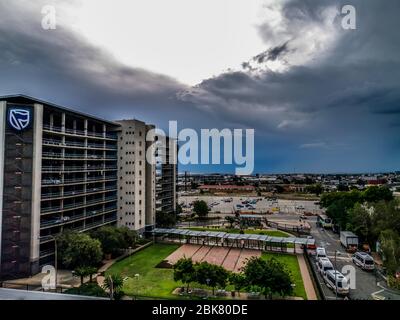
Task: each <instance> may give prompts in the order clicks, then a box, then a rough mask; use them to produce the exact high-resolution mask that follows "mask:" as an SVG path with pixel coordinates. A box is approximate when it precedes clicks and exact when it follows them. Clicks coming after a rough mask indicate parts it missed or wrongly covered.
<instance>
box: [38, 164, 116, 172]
mask: <svg viewBox="0 0 400 320" xmlns="http://www.w3.org/2000/svg"><path fill="white" fill-rule="evenodd" d="M117 169H118V167H117V166H113V165H111V166H43V167H42V172H44V173H46V172H87V171H106V170H111V171H114V170H117Z"/></svg>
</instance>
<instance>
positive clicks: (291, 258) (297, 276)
mask: <svg viewBox="0 0 400 320" xmlns="http://www.w3.org/2000/svg"><path fill="white" fill-rule="evenodd" d="M261 258H262V259H266V260H268V259H271V258H275V259H277V260H278V261H280V262H282V263H283V264H285V265H286V268H287V270H288V271H290V273H291V274H292V280H293V283H294V284H295V285H296V286H295V288H294V291H293V295H294V296H296V297H302V298H303V299H304V300H307V294H306V290H305V289H304V284H303V278H302V277H301V273H300V267H299V262H298V261H297V256H295V255H289V254H281V253H269V252H264V253H263V254H262V255H261Z"/></svg>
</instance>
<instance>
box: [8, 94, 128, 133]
mask: <svg viewBox="0 0 400 320" xmlns="http://www.w3.org/2000/svg"><path fill="white" fill-rule="evenodd" d="M2 100H3V101H8V102H11V103H38V104H43V105H44V106H49V107H52V108H56V109H59V110H61V111H65V112H71V113H75V114H77V115H80V116H82V117H85V118H90V119H92V120H95V121H100V122H105V123H108V124H109V125H112V126H116V127H119V126H120V124H119V123H117V122H113V121H109V120H105V119H102V118H99V117H96V116H93V115H90V114H87V113H84V112H80V111H77V110H75V109H72V108H67V107H63V106H60V105H57V104H55V103H52V102H47V101H44V100H41V99H37V98H34V97H31V96H28V95H25V94H14V95H5V96H0V101H2Z"/></svg>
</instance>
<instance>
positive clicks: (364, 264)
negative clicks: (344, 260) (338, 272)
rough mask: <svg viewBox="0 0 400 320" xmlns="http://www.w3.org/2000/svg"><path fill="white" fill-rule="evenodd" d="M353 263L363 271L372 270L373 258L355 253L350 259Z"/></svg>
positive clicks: (365, 254)
mask: <svg viewBox="0 0 400 320" xmlns="http://www.w3.org/2000/svg"><path fill="white" fill-rule="evenodd" d="M352 260H353V263H354V264H355V265H356V266H358V267H360V268H361V269H363V270H374V269H375V263H374V258H372V257H371V256H370V255H369V254H368V253H366V252H356V253H355V254H354V255H353V257H352Z"/></svg>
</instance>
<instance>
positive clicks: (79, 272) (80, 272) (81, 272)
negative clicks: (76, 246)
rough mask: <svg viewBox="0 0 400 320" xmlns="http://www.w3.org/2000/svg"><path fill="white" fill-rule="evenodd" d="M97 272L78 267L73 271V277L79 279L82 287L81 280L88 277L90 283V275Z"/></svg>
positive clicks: (92, 269)
mask: <svg viewBox="0 0 400 320" xmlns="http://www.w3.org/2000/svg"><path fill="white" fill-rule="evenodd" d="M96 272H97V268H95V267H78V268H76V269H75V270H74V276H76V277H79V278H80V279H81V285H83V279H84V278H85V277H89V276H90V282H92V275H93V274H95V273H96Z"/></svg>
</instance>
